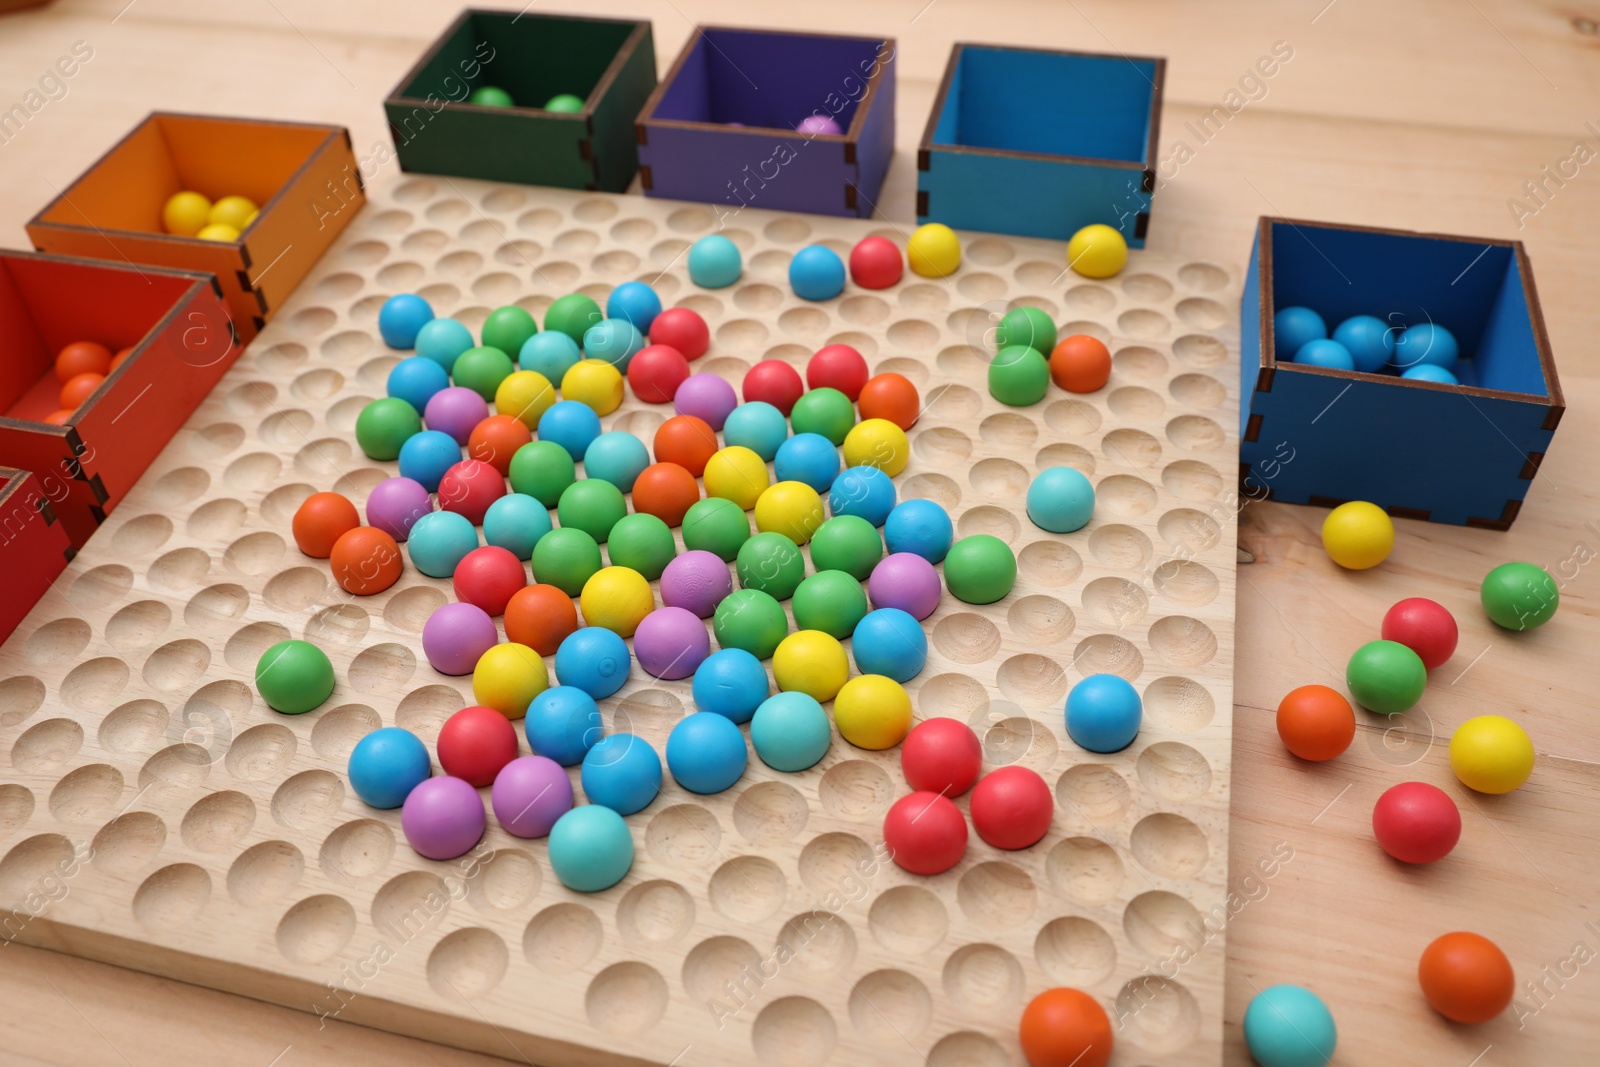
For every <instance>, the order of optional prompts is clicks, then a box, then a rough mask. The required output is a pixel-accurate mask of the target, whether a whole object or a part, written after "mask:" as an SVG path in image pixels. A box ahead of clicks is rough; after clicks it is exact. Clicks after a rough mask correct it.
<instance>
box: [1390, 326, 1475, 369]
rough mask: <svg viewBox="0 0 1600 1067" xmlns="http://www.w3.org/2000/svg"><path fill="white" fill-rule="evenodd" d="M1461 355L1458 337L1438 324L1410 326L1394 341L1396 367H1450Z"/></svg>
mask: <svg viewBox="0 0 1600 1067" xmlns="http://www.w3.org/2000/svg"><path fill="white" fill-rule="evenodd" d="M1460 355H1461V346H1460V345H1458V344H1456V335H1455V334H1453V333H1451V332H1450V331H1449V330H1447V329H1445V328H1444V327H1443V326H1440V325H1439V324H1438V323H1436V322H1422V323H1418V324H1417V325H1415V326H1408V327H1406V329H1405V330H1404V332H1402V333H1401V334H1400V336H1399V337H1396V338H1395V339H1394V365H1395V366H1396V367H1414V366H1416V365H1417V364H1419V363H1431V364H1433V365H1434V366H1436V367H1450V366H1453V365H1454V364H1455V361H1456V359H1457V358H1459V357H1460Z"/></svg>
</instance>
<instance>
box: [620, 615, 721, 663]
mask: <svg viewBox="0 0 1600 1067" xmlns="http://www.w3.org/2000/svg"><path fill="white" fill-rule="evenodd" d="M633 655H634V658H635V659H637V660H638V661H639V666H640V667H643V668H644V670H645V672H646V673H647V674H650V675H653V676H654V677H656V678H661V679H664V680H671V679H673V678H687V677H689V675H691V674H693V673H694V671H695V668H696V667H698V666H700V663H701V661H702V660H704V659H705V658H706V657H707V656H709V655H711V635H710V634H708V633H706V624H705V623H703V622H701V621H700V617H699V616H698V615H696V614H695V613H694V612H692V611H689V610H687V609H685V608H657V609H656V610H654V611H652V612H651V613H650V614H648V615H646V616H645V617H644V621H643V622H641V623H639V629H638V630H636V631H634V635H633Z"/></svg>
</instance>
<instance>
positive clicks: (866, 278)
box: [813, 236, 906, 392]
mask: <svg viewBox="0 0 1600 1067" xmlns="http://www.w3.org/2000/svg"><path fill="white" fill-rule="evenodd" d="M905 269H906V263H905V260H904V259H903V258H902V257H901V255H900V246H899V245H897V244H895V243H894V242H893V241H891V240H889V239H888V238H887V237H878V236H873V237H863V238H862V239H861V240H860V241H857V242H856V246H855V247H854V248H852V249H851V250H850V280H851V281H853V282H855V283H856V284H857V285H859V286H861V288H863V289H887V288H889V286H891V285H893V284H894V283H895V282H897V281H899V280H900V276H901V275H902V274H904V273H905ZM813 388H815V387H813ZM834 388H835V389H838V388H839V387H838V386H834ZM839 391H840V392H843V391H844V390H842V389H840V390H839Z"/></svg>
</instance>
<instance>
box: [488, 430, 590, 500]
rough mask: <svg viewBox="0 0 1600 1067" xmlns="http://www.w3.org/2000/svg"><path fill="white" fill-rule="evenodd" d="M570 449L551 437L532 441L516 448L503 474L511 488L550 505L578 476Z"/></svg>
mask: <svg viewBox="0 0 1600 1067" xmlns="http://www.w3.org/2000/svg"><path fill="white" fill-rule="evenodd" d="M577 471H578V468H577V464H576V463H574V462H573V459H572V453H570V452H568V451H567V450H566V447H565V446H564V445H561V444H559V443H557V442H555V441H533V442H531V443H529V444H525V445H523V446H522V447H521V448H519V449H517V451H516V454H515V455H513V456H512V457H511V465H510V466H509V467H508V468H507V469H506V476H507V477H508V478H509V479H510V480H511V489H512V491H513V492H516V493H523V494H525V495H527V496H531V497H533V499H535V500H537V501H538V502H539V503H541V504H543V505H544V506H545V507H547V508H553V507H555V506H556V503H557V502H558V501H559V500H560V499H561V494H562V493H564V492H565V491H566V489H567V486H569V485H571V484H572V483H573V482H575V481H577V480H578V475H577Z"/></svg>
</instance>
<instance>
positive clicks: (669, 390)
mask: <svg viewBox="0 0 1600 1067" xmlns="http://www.w3.org/2000/svg"><path fill="white" fill-rule="evenodd" d="M688 379H689V361H688V360H687V359H684V358H683V353H682V352H679V351H678V350H677V349H676V348H673V347H672V346H671V345H656V344H651V345H646V346H645V347H643V348H641V349H639V351H638V352H637V353H635V355H634V357H633V359H632V360H630V361H629V362H628V388H630V389H632V390H633V395H634V396H636V397H638V398H639V399H640V400H643V401H644V402H645V403H646V404H670V403H672V398H673V397H674V396H676V395H677V393H678V386H680V385H682V384H683V383H684V382H686V381H688Z"/></svg>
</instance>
